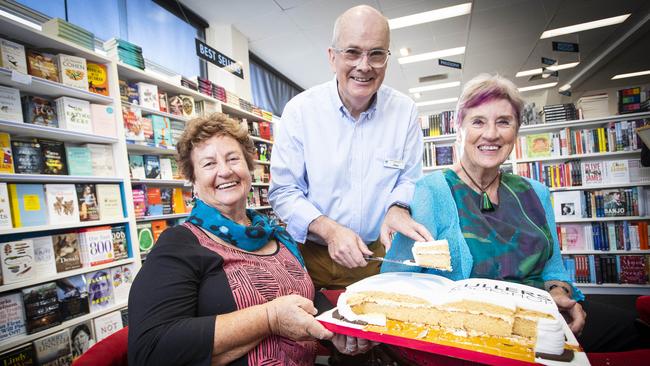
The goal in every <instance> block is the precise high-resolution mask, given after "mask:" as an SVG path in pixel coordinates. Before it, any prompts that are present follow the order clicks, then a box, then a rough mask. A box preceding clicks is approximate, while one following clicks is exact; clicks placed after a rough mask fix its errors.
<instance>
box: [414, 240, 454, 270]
mask: <svg viewBox="0 0 650 366" xmlns="http://www.w3.org/2000/svg"><path fill="white" fill-rule="evenodd" d="M411 251H412V252H413V259H414V260H415V263H416V264H417V265H418V266H420V267H425V268H434V269H439V270H441V271H451V270H452V268H451V256H450V255H449V243H448V242H447V240H446V239H443V240H434V241H426V242H422V241H416V242H415V243H414V244H413V248H412V249H411Z"/></svg>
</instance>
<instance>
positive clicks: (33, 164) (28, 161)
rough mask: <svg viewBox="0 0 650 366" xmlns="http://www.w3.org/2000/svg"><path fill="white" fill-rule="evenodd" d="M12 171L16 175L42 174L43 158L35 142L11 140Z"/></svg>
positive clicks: (39, 146)
mask: <svg viewBox="0 0 650 366" xmlns="http://www.w3.org/2000/svg"><path fill="white" fill-rule="evenodd" d="M11 150H12V156H13V160H14V171H15V172H16V173H17V174H42V173H43V157H42V152H41V144H39V143H38V141H37V140H26V141H21V140H12V141H11Z"/></svg>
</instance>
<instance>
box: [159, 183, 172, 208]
mask: <svg viewBox="0 0 650 366" xmlns="http://www.w3.org/2000/svg"><path fill="white" fill-rule="evenodd" d="M172 192H173V189H172V188H160V202H161V204H162V213H163V215H170V214H172V213H173V210H172Z"/></svg>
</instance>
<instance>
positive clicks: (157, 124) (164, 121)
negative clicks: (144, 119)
mask: <svg viewBox="0 0 650 366" xmlns="http://www.w3.org/2000/svg"><path fill="white" fill-rule="evenodd" d="M150 118H151V123H152V127H153V140H154V145H155V146H158V147H164V148H172V147H173V144H172V131H171V124H170V121H169V118H167V117H162V116H157V115H151V116H150Z"/></svg>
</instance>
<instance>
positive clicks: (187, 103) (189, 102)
mask: <svg viewBox="0 0 650 366" xmlns="http://www.w3.org/2000/svg"><path fill="white" fill-rule="evenodd" d="M179 97H180V98H181V101H182V103H183V104H182V109H181V111H182V112H183V117H187V118H193V117H194V115H195V111H194V98H192V97H191V96H189V95H179Z"/></svg>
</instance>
